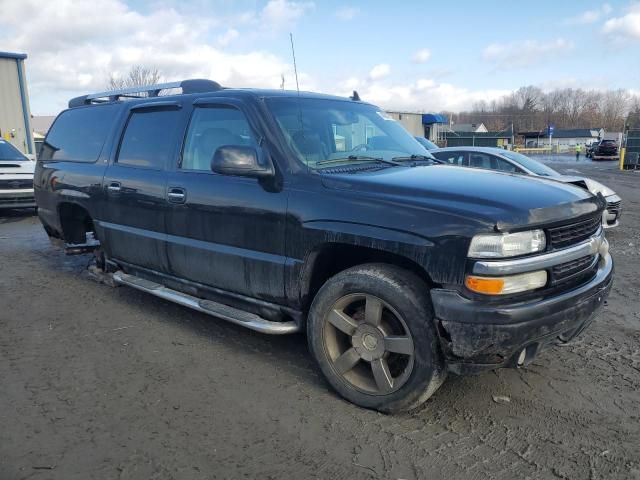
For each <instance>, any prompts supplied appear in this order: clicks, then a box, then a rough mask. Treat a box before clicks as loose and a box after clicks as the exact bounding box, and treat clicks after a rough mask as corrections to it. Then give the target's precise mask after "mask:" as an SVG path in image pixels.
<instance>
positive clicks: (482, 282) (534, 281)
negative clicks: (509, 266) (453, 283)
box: [464, 270, 547, 295]
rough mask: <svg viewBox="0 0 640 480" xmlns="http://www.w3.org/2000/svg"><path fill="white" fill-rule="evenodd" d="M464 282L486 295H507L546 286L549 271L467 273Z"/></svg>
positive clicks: (470, 288)
mask: <svg viewBox="0 0 640 480" xmlns="http://www.w3.org/2000/svg"><path fill="white" fill-rule="evenodd" d="M464 284H465V286H466V287H467V288H468V289H469V290H471V291H472V292H476V293H483V294H485V295H507V294H509V293H518V292H525V291H527V290H535V289H536V288H540V287H544V286H545V285H546V284H547V272H546V270H540V271H537V272H530V273H522V274H520V275H509V276H506V277H478V276H476V275H467V278H466V279H465V281H464Z"/></svg>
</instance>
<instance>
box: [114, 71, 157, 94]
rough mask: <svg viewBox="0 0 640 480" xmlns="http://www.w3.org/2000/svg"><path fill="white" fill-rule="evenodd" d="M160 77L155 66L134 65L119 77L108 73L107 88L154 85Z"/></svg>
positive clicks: (116, 88)
mask: <svg viewBox="0 0 640 480" xmlns="http://www.w3.org/2000/svg"><path fill="white" fill-rule="evenodd" d="M161 79H162V74H161V73H160V70H158V69H157V68H155V67H145V66H144V65H134V66H133V67H131V69H130V70H129V72H128V73H127V74H126V75H124V76H122V77H120V76H117V75H114V74H113V73H112V74H110V75H109V79H108V84H107V88H108V89H109V90H121V89H123V88H129V87H139V86H142V85H155V84H157V83H159V82H160V80H161Z"/></svg>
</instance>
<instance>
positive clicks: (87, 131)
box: [38, 105, 119, 162]
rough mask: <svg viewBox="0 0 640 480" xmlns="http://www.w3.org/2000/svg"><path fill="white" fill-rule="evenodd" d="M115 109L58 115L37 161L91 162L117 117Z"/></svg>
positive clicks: (85, 110) (87, 110)
mask: <svg viewBox="0 0 640 480" xmlns="http://www.w3.org/2000/svg"><path fill="white" fill-rule="evenodd" d="M118 108H119V105H103V106H96V107H87V108H77V109H71V110H67V111H65V112H62V113H61V114H60V116H58V118H57V119H56V121H55V122H54V124H53V126H52V127H51V130H50V131H49V133H48V134H47V138H45V141H44V143H43V144H42V147H40V152H39V154H38V159H39V160H60V161H70V162H95V161H96V160H97V159H98V157H99V156H100V152H101V151H102V147H103V145H104V142H105V140H106V139H107V135H109V131H110V130H111V127H112V126H113V123H114V121H115V119H116V116H117V113H118Z"/></svg>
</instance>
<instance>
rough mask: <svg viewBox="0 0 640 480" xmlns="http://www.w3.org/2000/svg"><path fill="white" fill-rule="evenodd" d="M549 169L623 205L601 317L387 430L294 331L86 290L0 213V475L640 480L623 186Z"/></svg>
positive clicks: (64, 263) (585, 167) (638, 317)
mask: <svg viewBox="0 0 640 480" xmlns="http://www.w3.org/2000/svg"><path fill="white" fill-rule="evenodd" d="M555 166H558V167H559V168H560V169H564V170H565V171H568V172H569V173H576V172H582V173H584V174H587V175H589V176H591V177H593V178H595V179H598V180H600V181H602V182H603V183H605V184H607V185H609V186H611V187H612V188H613V189H615V190H616V191H617V192H618V193H619V194H620V195H621V196H622V197H623V199H624V207H625V213H624V217H623V222H622V224H621V226H620V228H619V229H617V230H615V231H611V232H610V233H608V238H609V240H610V242H611V249H612V252H613V256H614V258H615V261H616V280H615V285H614V288H613V292H612V295H611V296H610V298H609V302H608V305H607V307H606V308H605V310H604V312H603V313H602V314H601V315H600V316H599V318H598V319H597V321H595V322H594V323H593V325H592V326H591V327H590V328H589V329H588V330H587V331H586V332H585V333H584V334H583V335H582V336H581V337H580V338H579V340H578V341H577V342H575V343H573V344H571V345H569V346H564V347H552V348H550V349H549V350H546V351H544V352H543V353H542V354H541V355H540V356H539V357H538V358H537V359H536V360H535V361H534V362H533V364H532V365H530V366H529V367H528V368H525V369H522V370H500V371H495V372H488V373H484V374H482V375H479V376H474V377H466V378H461V377H454V376H450V377H449V379H448V381H447V382H446V383H445V384H444V385H443V386H442V388H441V389H440V390H439V391H438V392H437V393H436V394H435V395H434V396H433V397H432V398H431V399H430V400H429V401H428V402H427V403H426V404H425V405H424V407H422V408H421V409H420V410H418V411H415V412H412V413H409V414H404V415H396V416H388V415H383V414H379V413H376V412H372V411H367V410H363V409H360V408H358V407H355V406H353V405H351V404H349V403H347V402H345V401H343V400H341V399H340V398H338V397H337V396H336V395H335V394H334V393H333V392H332V391H331V390H330V389H329V387H328V385H327V383H326V382H325V381H324V380H323V378H322V377H321V376H320V374H319V373H318V371H317V369H316V368H315V366H314V363H313V361H312V359H311V357H310V355H309V352H308V351H307V346H306V342H305V339H304V338H303V337H302V336H301V335H295V336H289V337H277V338H275V337H269V336H264V335H260V334H257V333H253V332H251V331H248V330H244V329H242V328H240V327H236V326H234V325H230V324H227V323H225V322H223V321H219V320H216V319H214V318H211V317H209V316H206V315H203V314H199V313H195V312H192V311H190V310H187V309H185V308H182V307H179V306H176V305H173V304H171V303H168V302H164V301H161V300H159V299H157V298H154V297H151V296H148V295H146V294H144V293H141V292H137V291H135V290H132V289H130V288H126V287H120V288H111V287H108V286H106V285H103V284H99V283H96V282H94V281H92V280H90V279H89V278H88V276H87V273H86V267H87V264H88V263H89V262H90V257H88V256H75V257H67V256H65V255H63V254H62V253H61V252H60V251H59V250H57V249H56V248H54V247H53V246H51V245H50V244H49V242H48V240H47V238H46V236H45V233H44V231H43V230H42V228H41V227H40V225H39V222H38V220H37V218H36V217H35V216H32V215H31V214H25V213H19V212H10V213H4V214H2V216H1V217H0V479H2V480H5V479H26V478H30V479H64V480H71V479H82V480H86V479H209V478H234V479H235V478H272V479H281V478H296V479H302V478H330V479H343V478H349V479H359V478H363V479H366V478H383V479H386V478H388V479H439V478H449V479H459V478H473V479H514V478H531V479H546V478H560V479H614V478H624V479H627V478H640V345H639V344H640V327H639V325H640V279H639V276H638V271H639V270H640V250H639V246H640V191H639V189H638V187H639V186H640V172H638V173H622V172H618V171H615V165H611V164H604V163H602V164H592V163H589V162H581V163H577V164H572V163H571V162H562V163H559V164H557V165H555ZM494 397H506V399H508V400H509V401H506V399H505V400H502V401H499V402H496V401H495V400H494ZM498 400H499V399H498Z"/></svg>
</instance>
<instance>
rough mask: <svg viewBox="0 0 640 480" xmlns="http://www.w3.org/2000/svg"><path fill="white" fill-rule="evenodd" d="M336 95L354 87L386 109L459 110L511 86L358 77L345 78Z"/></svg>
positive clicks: (493, 96) (508, 91) (496, 97)
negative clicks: (482, 87)
mask: <svg viewBox="0 0 640 480" xmlns="http://www.w3.org/2000/svg"><path fill="white" fill-rule="evenodd" d="M346 83H347V82H344V83H343V84H342V86H343V89H342V90H341V91H338V92H336V93H337V94H339V95H345V96H346V95H350V94H351V90H353V89H354V88H355V87H356V86H357V87H358V88H357V90H358V94H359V95H360V98H362V99H363V100H364V101H367V102H371V103H374V104H376V105H379V106H381V107H382V108H387V109H390V110H405V111H414V112H418V111H421V112H425V111H432V112H434V111H435V112H438V111H442V110H451V111H460V110H463V109H465V108H470V107H471V105H472V104H473V103H475V102H477V101H479V100H485V101H488V102H490V101H492V100H497V99H499V98H500V97H502V96H504V95H506V94H509V93H511V92H512V91H511V90H497V89H496V90H491V89H490V90H469V89H466V88H460V87H457V86H454V85H451V84H449V83H438V82H436V81H435V80H433V79H430V78H421V79H418V80H416V81H414V82H406V83H389V82H384V81H375V80H371V81H361V80H356V79H353V78H352V79H349V80H348V83H349V85H350V87H349V88H346Z"/></svg>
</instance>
